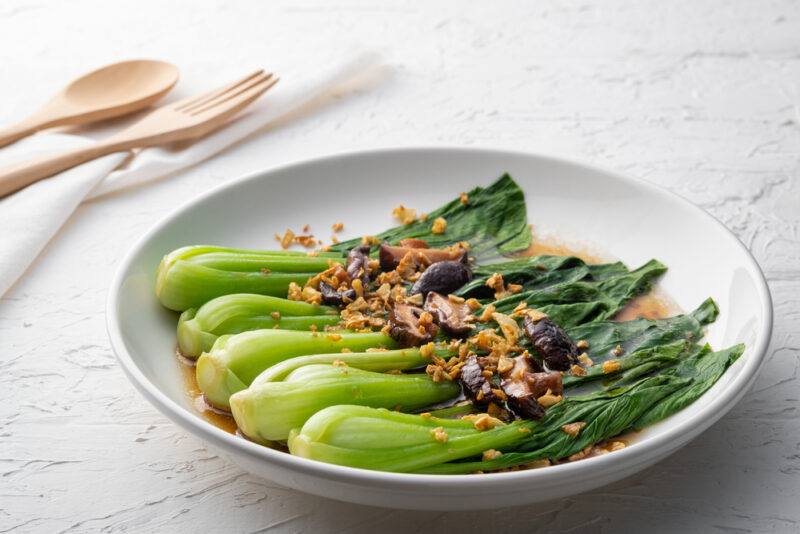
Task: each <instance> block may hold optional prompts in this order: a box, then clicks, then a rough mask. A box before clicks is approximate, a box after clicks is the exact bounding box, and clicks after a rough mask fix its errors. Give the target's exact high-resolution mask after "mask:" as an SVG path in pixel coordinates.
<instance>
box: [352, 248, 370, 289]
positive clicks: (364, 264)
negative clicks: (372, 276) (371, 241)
mask: <svg viewBox="0 0 800 534" xmlns="http://www.w3.org/2000/svg"><path fill="white" fill-rule="evenodd" d="M369 250H370V248H369V246H368V245H361V246H358V247H354V248H352V249H350V252H348V253H347V274H349V275H350V278H351V279H353V280H355V279H356V278H358V279H359V280H361V283H362V284H363V286H364V287H365V288H366V287H367V286H368V285H369Z"/></svg>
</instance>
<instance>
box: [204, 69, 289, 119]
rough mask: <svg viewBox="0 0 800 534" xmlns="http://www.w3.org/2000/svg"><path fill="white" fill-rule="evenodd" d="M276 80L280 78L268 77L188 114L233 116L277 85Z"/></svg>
mask: <svg viewBox="0 0 800 534" xmlns="http://www.w3.org/2000/svg"><path fill="white" fill-rule="evenodd" d="M278 80H280V78H277V77H272V76H270V77H268V78H266V79H265V80H264V81H262V82H260V83H258V84H256V85H253V86H251V87H249V88H247V89H245V90H242V91H240V92H238V93H237V94H235V95H231V96H227V95H226V98H225V99H224V100H220V101H217V102H214V103H212V104H209V105H207V106H205V107H202V108H200V109H196V110H194V111H192V112H190V113H189V114H190V115H192V116H193V117H196V116H197V115H201V114H208V115H211V116H216V115H224V114H228V113H230V114H233V113H235V112H237V111H239V110H240V109H242V108H244V107H245V106H247V105H248V104H250V103H251V102H252V101H253V100H255V99H256V98H258V97H260V96H261V95H262V94H264V93H265V92H267V91H269V90H270V89H272V87H273V86H274V85H275V84H276V83H278Z"/></svg>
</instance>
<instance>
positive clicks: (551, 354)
mask: <svg viewBox="0 0 800 534" xmlns="http://www.w3.org/2000/svg"><path fill="white" fill-rule="evenodd" d="M524 326H525V334H526V335H527V336H528V339H530V340H531V344H532V345H533V348H534V349H536V352H538V353H539V354H540V355H541V356H542V359H543V360H544V363H545V364H546V365H547V367H548V368H550V369H554V370H556V371H566V370H567V369H569V367H570V365H572V364H573V363H575V361H576V358H577V356H578V354H580V351H579V350H578V347H577V346H576V345H575V342H574V341H572V339H571V338H570V337H569V335H567V333H566V332H565V331H564V329H563V328H561V327H560V326H558V325H557V324H556V323H554V322H553V321H551V320H550V319H548V318H547V317H545V318H543V319H539V320H538V321H535V320H533V318H531V317H530V316H527V317H525V321H524Z"/></svg>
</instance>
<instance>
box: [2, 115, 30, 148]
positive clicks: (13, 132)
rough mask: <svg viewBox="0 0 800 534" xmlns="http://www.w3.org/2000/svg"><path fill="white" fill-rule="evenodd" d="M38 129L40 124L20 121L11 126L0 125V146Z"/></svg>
mask: <svg viewBox="0 0 800 534" xmlns="http://www.w3.org/2000/svg"><path fill="white" fill-rule="evenodd" d="M39 129H40V124H38V123H33V122H30V121H22V122H19V123H17V124H12V125H11V126H0V147H3V146H6V145H8V144H10V143H13V142H14V141H17V140H19V139H22V138H23V137H27V136H29V135H31V134H32V133H34V132H36V131H37V130H39Z"/></svg>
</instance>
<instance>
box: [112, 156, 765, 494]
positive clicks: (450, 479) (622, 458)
mask: <svg viewBox="0 0 800 534" xmlns="http://www.w3.org/2000/svg"><path fill="white" fill-rule="evenodd" d="M447 152H455V153H459V154H466V153H477V154H483V155H492V156H501V157H502V156H506V157H509V158H511V157H513V158H534V159H539V160H542V161H544V162H546V163H552V164H558V165H565V166H572V167H575V168H577V169H579V170H584V171H589V172H595V173H597V172H599V173H602V174H606V175H609V176H611V177H613V178H615V179H618V180H621V181H623V182H626V183H627V184H628V185H630V186H632V187H639V188H644V189H646V190H648V191H649V192H651V193H654V194H656V195H659V196H661V197H664V198H665V199H666V200H667V201H669V202H672V203H677V204H680V205H682V207H684V208H685V209H689V210H692V211H694V212H695V213H696V214H697V215H698V216H700V217H705V218H706V219H707V220H708V222H710V223H711V224H713V225H716V227H717V229H718V230H720V233H721V235H723V236H725V238H726V239H727V240H728V241H730V242H732V243H733V245H734V246H735V247H738V248H739V249H740V250H741V252H743V253H744V258H745V261H746V263H747V267H748V270H749V271H750V273H751V274H752V275H753V278H754V279H755V283H756V290H757V293H758V298H759V301H760V305H761V314H762V315H763V318H764V322H763V327H762V328H761V329H760V330H759V331H758V334H757V338H756V341H755V342H754V343H753V346H752V354H751V356H750V357H749V358H748V359H747V360H746V361H744V365H743V367H742V369H741V370H740V372H739V374H738V375H737V376H736V377H734V378H733V379H732V380H731V381H730V382H729V383H728V384H726V387H725V389H723V390H721V391H720V392H719V394H718V396H717V397H715V398H713V399H711V400H710V401H709V403H708V404H707V405H706V406H705V407H703V408H702V410H700V411H699V412H698V413H697V414H695V415H693V416H692V417H690V418H687V419H686V420H684V421H681V422H680V423H678V424H676V425H673V426H672V427H669V428H666V429H665V430H664V431H663V432H661V433H660V434H659V435H656V436H653V437H652V438H649V439H648V440H646V441H643V442H639V443H634V444H633V445H632V446H630V447H626V448H625V449H622V450H620V451H616V452H615V454H613V455H610V454H607V455H601V456H596V457H591V458H587V459H584V460H581V461H580V462H567V463H563V464H558V465H554V466H550V467H548V468H547V469H529V470H520V471H510V472H500V473H485V474H482V475H481V476H474V475H471V474H466V475H435V474H416V473H393V472H384V471H374V470H369V469H362V468H354V467H347V466H340V465H334V464H329V463H325V462H321V461H317V460H310V459H306V458H301V457H297V456H293V455H291V454H288V453H285V452H282V451H278V450H274V449H271V448H269V447H264V446H262V445H258V444H256V443H253V442H251V441H248V440H245V439H242V438H240V437H237V436H235V435H233V434H229V433H227V432H225V431H223V430H222V429H220V428H218V427H216V426H214V425H212V424H211V423H208V422H206V421H204V420H202V418H200V417H197V416H196V415H195V414H192V413H191V412H190V411H189V410H187V409H186V408H184V407H182V406H180V405H179V404H178V403H177V402H176V401H173V400H172V399H171V398H169V397H168V396H167V395H166V394H165V393H163V392H162V391H161V390H160V389H159V388H158V387H157V386H156V385H155V384H153V383H152V382H150V380H148V379H147V377H145V376H144V374H143V373H142V371H141V370H140V369H139V367H138V366H137V365H136V362H135V361H134V359H133V357H132V356H131V354H130V353H129V352H128V350H127V348H126V346H125V343H124V341H123V335H122V329H121V325H120V323H119V318H118V315H117V306H118V303H119V295H120V289H121V287H122V283H123V281H124V278H125V275H126V274H127V272H128V270H129V269H130V266H131V264H132V263H133V260H134V258H135V257H136V256H137V255H138V254H139V253H140V252H141V251H142V249H144V248H145V247H146V246H147V244H148V243H149V242H150V239H151V238H152V237H153V235H155V234H156V233H157V232H159V231H161V230H162V229H163V228H164V227H166V226H168V225H169V224H170V223H171V222H172V221H173V220H175V219H176V218H178V217H179V216H181V215H183V214H184V213H185V212H186V211H189V210H191V209H193V208H194V207H195V206H196V205H197V204H199V203H201V202H203V201H205V200H206V199H208V198H210V197H213V196H215V195H217V194H219V193H220V192H222V191H225V190H227V189H231V188H234V187H238V186H239V185H241V184H243V183H246V182H251V181H255V180H261V179H265V177H268V176H269V175H270V174H273V173H276V172H281V171H287V170H292V169H294V168H297V167H303V166H307V165H317V164H324V163H335V162H336V161H339V160H348V159H352V158H361V157H383V156H393V155H403V156H410V155H412V154H417V155H419V154H421V153H447ZM772 325H773V308H772V298H771V295H770V291H769V287H768V285H767V282H766V279H765V277H764V273H763V272H762V270H761V268H760V266H759V265H758V263H757V262H756V260H755V258H754V257H753V255H752V253H751V252H750V251H749V250H748V249H747V247H746V246H745V245H744V244H743V243H742V242H741V241H740V240H739V238H738V237H736V235H735V234H733V232H732V231H731V230H729V229H728V228H727V227H726V226H725V225H724V224H722V223H721V222H720V221H719V220H718V219H716V218H715V217H714V216H713V215H711V214H710V213H708V212H706V211H705V210H703V209H702V208H700V207H699V206H697V205H695V204H693V203H692V202H690V201H689V200H687V199H685V198H684V197H682V196H681V195H679V194H677V193H675V192H673V191H670V190H668V189H665V188H663V187H661V186H659V185H656V184H653V183H651V182H648V181H647V180H644V179H642V178H637V177H634V176H631V175H628V174H626V173H621V172H618V171H615V170H611V169H608V168H605V167H603V166H599V165H595V164H589V163H585V162H582V161H576V160H573V159H568V158H564V157H558V156H551V155H545V154H539V153H536V152H531V151H523V150H509V149H503V148H491V147H467V146H447V145H442V146H401V147H384V148H374V149H367V150H353V151H344V152H336V153H333V154H328V155H322V156H318V157H313V158H305V159H304V158H300V159H296V160H293V161H290V162H287V163H284V164H280V165H275V166H271V167H267V168H265V169H262V170H259V171H255V172H251V173H248V174H246V175H243V176H240V177H239V178H236V179H233V180H230V181H227V182H225V183H223V184H220V185H217V186H215V187H213V188H211V189H210V190H208V191H206V192H204V193H201V194H199V195H197V196H195V197H194V198H192V199H190V200H188V201H185V202H184V203H183V204H182V205H180V206H179V207H177V208H175V209H173V210H172V211H171V212H170V213H169V214H167V215H166V216H164V217H162V218H161V219H160V220H159V221H158V222H156V223H155V224H154V225H153V226H152V227H150V229H148V230H147V231H146V232H145V233H144V235H142V236H141V237H140V238H139V239H138V240H137V241H136V242H135V243H134V244H133V245H132V246H131V248H130V249H129V250H128V252H127V253H126V254H125V256H124V258H123V259H122V261H121V262H120V263H119V265H118V266H117V269H116V272H115V274H114V278H113V280H112V282H111V285H110V287H109V292H108V296H107V300H106V329H107V331H108V335H109V339H110V342H111V347H112V350H113V351H114V353H115V355H116V357H117V360H118V361H119V363H120V364H121V365H122V369H123V370H124V372H125V374H126V375H127V376H128V379H129V380H130V381H131V382H132V383H133V385H134V386H135V387H136V389H138V390H139V392H140V393H141V394H142V395H143V396H144V397H145V398H146V399H147V400H148V401H149V402H150V403H151V404H153V405H154V406H155V407H156V408H157V409H158V410H159V411H161V412H162V413H163V414H164V415H166V416H167V417H168V418H170V419H171V420H172V421H173V422H175V423H177V424H179V425H180V426H181V427H183V428H184V429H186V430H188V431H189V432H191V433H192V434H194V435H196V436H197V437H199V438H201V439H203V440H204V441H207V442H210V443H212V444H213V445H214V446H216V447H219V448H221V449H224V450H226V451H228V452H231V451H233V452H236V453H239V454H244V455H246V456H248V457H250V458H252V459H256V460H259V461H266V462H269V463H273V464H276V467H279V468H283V469H286V470H289V471H296V472H298V473H300V474H303V475H307V476H314V477H322V478H324V479H326V480H329V481H334V482H339V483H345V484H357V485H361V486H365V485H366V486H369V487H384V488H389V487H391V488H392V489H394V490H401V491H402V490H406V491H408V490H413V489H416V488H419V486H420V485H424V486H426V487H429V488H431V489H434V490H435V489H445V488H447V489H451V490H452V489H456V488H458V490H459V492H469V491H474V490H476V489H483V490H489V489H500V488H503V487H506V486H508V487H511V486H514V485H515V484H514V483H521V482H523V481H524V483H526V484H529V483H533V482H535V481H544V480H549V481H550V482H551V483H552V482H562V483H564V482H567V483H568V482H569V481H570V479H573V478H577V477H581V478H583V477H585V476H586V475H588V474H589V473H590V472H594V473H600V472H603V471H605V470H606V469H608V468H610V467H612V466H613V465H617V466H622V465H623V464H624V465H634V464H636V463H637V462H645V461H646V460H647V458H654V457H657V456H658V455H659V452H661V453H664V454H666V453H669V452H670V451H671V450H672V449H674V448H676V447H675V443H676V442H678V443H679V445H678V447H680V446H682V445H684V444H685V443H687V442H688V441H690V440H691V439H693V438H694V437H696V436H697V435H699V434H700V433H702V432H703V431H705V430H706V429H707V428H708V427H710V426H711V425H712V424H714V423H715V422H716V421H717V420H719V419H720V418H721V417H722V416H723V415H724V414H725V413H727V412H728V411H729V410H730V409H731V408H733V406H734V405H735V404H736V403H737V402H738V401H739V400H740V399H741V398H742V396H744V394H745V393H746V392H747V391H748V390H749V389H750V386H752V384H753V382H754V381H755V378H756V376H757V374H758V371H759V369H760V368H761V366H762V365H763V363H764V359H765V356H766V351H767V348H768V346H769V343H770V339H771V335H772ZM556 478H557V479H558V480H554V479H556Z"/></svg>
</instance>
